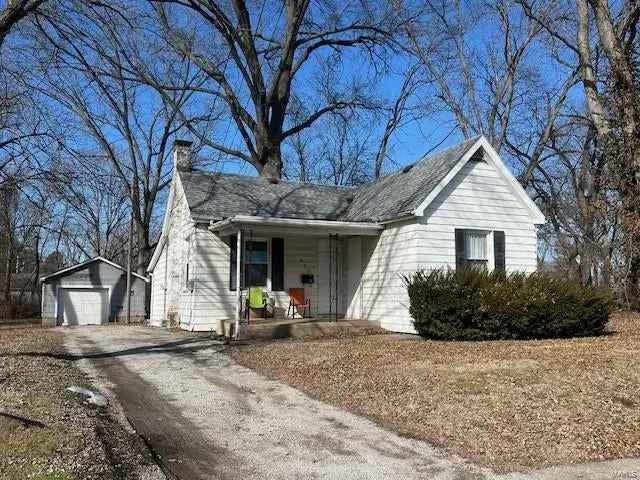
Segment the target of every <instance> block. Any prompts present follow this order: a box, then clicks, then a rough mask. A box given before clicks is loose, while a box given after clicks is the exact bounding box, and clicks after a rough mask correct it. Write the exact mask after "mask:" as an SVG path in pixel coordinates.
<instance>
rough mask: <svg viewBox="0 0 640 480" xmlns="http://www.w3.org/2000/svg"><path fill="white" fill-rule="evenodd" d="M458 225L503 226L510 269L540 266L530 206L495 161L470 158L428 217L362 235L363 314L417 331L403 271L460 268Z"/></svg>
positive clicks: (400, 328) (489, 240) (490, 254)
mask: <svg viewBox="0 0 640 480" xmlns="http://www.w3.org/2000/svg"><path fill="white" fill-rule="evenodd" d="M456 228H459V229H475V230H479V231H484V232H485V233H486V232H492V231H496V230H501V231H504V232H505V256H506V269H507V271H526V272H533V271H535V269H536V262H537V260H536V259H537V235H536V226H535V225H534V223H533V220H532V219H531V213H530V211H529V209H528V207H527V206H526V205H525V204H524V203H523V202H522V201H521V199H520V198H519V197H518V196H517V195H516V194H515V193H514V192H513V190H512V189H511V187H510V186H509V184H508V182H507V181H506V180H505V179H504V178H503V177H502V176H501V175H500V174H499V173H498V171H497V170H496V169H495V168H494V167H493V166H491V165H489V164H488V163H486V162H478V161H470V162H469V163H467V164H466V165H465V166H464V167H463V168H462V169H461V170H460V172H458V174H457V175H456V176H455V177H454V179H453V180H452V181H451V183H449V185H447V187H445V188H444V189H443V191H442V192H440V194H439V195H438V197H436V199H435V200H434V201H433V203H432V204H431V205H429V207H428V208H427V209H426V211H425V214H424V217H419V218H418V219H417V221H413V220H412V221H407V222H402V223H392V224H389V225H388V226H387V228H385V230H384V231H383V232H382V234H381V236H380V238H379V239H363V245H364V246H365V248H363V257H364V259H363V260H364V261H365V265H366V266H365V269H364V275H363V279H362V288H363V291H364V295H363V301H364V305H363V311H364V318H366V319H368V320H371V321H375V322H379V323H380V326H382V327H383V328H386V329H388V330H392V331H396V332H409V333H415V330H414V328H413V325H412V323H411V316H410V315H409V309H408V306H409V299H408V295H407V292H406V287H405V285H404V283H403V281H402V275H404V274H411V273H413V272H415V271H417V270H421V269H426V270H429V269H433V268H452V269H455V266H456V246H455V229H456ZM492 240H493V236H492V235H491V234H489V235H488V238H487V251H486V256H487V260H488V262H489V264H492V263H493V244H492ZM367 246H368V249H367ZM367 250H368V251H369V252H368V254H367V253H366V252H367Z"/></svg>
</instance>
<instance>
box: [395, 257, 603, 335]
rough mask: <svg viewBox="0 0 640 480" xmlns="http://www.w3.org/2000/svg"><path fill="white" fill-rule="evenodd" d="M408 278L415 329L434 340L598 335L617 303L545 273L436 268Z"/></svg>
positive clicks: (589, 289) (596, 291) (571, 281)
mask: <svg viewBox="0 0 640 480" xmlns="http://www.w3.org/2000/svg"><path fill="white" fill-rule="evenodd" d="M405 282H406V284H407V288H408V290H409V299H410V302H411V305H410V309H409V311H410V313H411V316H412V317H413V324H414V326H415V329H416V330H417V331H418V333H419V334H420V335H422V336H423V337H426V338H431V339H441V340H500V339H532V338H562V337H579V336H591V335H600V334H602V332H603V330H604V327H605V325H606V323H607V320H608V318H609V314H610V313H611V310H612V308H613V305H614V302H613V298H612V297H611V296H610V295H609V294H608V293H607V292H604V291H602V290H597V289H594V288H585V287H583V286H581V285H580V284H579V283H577V282H575V281H573V280H568V279H563V278H558V277H552V276H549V275H546V274H541V273H534V274H530V275H527V274H523V273H512V274H508V275H505V274H501V273H487V272H482V271H477V270H467V271H465V272H462V273H456V272H454V271H451V270H446V271H444V270H433V271H431V272H417V273H415V274H413V275H412V276H410V277H405Z"/></svg>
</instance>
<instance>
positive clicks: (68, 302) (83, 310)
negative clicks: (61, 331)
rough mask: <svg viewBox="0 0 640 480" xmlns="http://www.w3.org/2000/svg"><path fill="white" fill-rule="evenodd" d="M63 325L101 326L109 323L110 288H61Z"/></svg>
mask: <svg viewBox="0 0 640 480" xmlns="http://www.w3.org/2000/svg"><path fill="white" fill-rule="evenodd" d="M58 309H59V312H60V314H59V316H60V317H61V318H62V325H101V324H104V323H108V322H109V289H108V288H59V289H58Z"/></svg>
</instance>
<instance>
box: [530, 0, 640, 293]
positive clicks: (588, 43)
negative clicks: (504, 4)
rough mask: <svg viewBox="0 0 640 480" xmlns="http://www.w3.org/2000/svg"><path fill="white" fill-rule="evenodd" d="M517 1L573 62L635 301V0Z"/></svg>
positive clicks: (639, 193)
mask: <svg viewBox="0 0 640 480" xmlns="http://www.w3.org/2000/svg"><path fill="white" fill-rule="evenodd" d="M518 3H519V4H520V6H521V8H522V10H523V12H524V13H525V14H526V15H527V16H528V17H529V18H530V19H532V20H533V21H535V22H537V23H538V24H539V25H540V26H541V27H542V28H543V29H544V31H545V32H546V34H547V35H548V36H549V38H550V39H551V41H553V42H555V43H556V44H557V45H558V46H559V47H561V48H563V49H565V50H566V52H567V58H568V59H569V60H568V61H572V62H574V64H575V65H577V68H578V71H579V75H580V80H581V84H582V87H583V91H584V98H585V103H586V107H587V111H588V114H589V120H590V121H591V123H592V125H593V129H594V130H595V132H596V133H597V136H598V142H597V143H598V147H599V149H600V152H599V155H600V156H601V157H603V158H604V159H606V162H607V164H608V168H607V172H608V178H607V182H608V184H609V185H610V186H613V187H615V190H616V195H617V196H618V198H619V199H620V202H621V205H622V210H621V211H620V212H619V217H618V218H617V221H618V220H619V221H620V225H619V227H620V228H619V229H620V231H621V232H620V234H621V236H622V235H623V236H625V237H626V242H624V243H626V244H627V245H628V246H629V248H626V249H625V250H624V251H618V252H617V253H618V255H623V256H624V257H625V258H626V260H627V262H628V265H629V270H628V275H626V277H625V278H626V280H625V281H626V286H625V287H624V288H625V290H626V292H627V294H628V295H630V297H633V298H635V299H636V300H634V303H635V302H637V299H638V298H640V295H638V293H639V283H640V248H637V247H634V246H637V245H638V244H640V222H639V221H638V218H640V201H639V200H638V199H639V198H640V95H639V94H638V89H639V87H640V82H639V79H640V77H639V70H638V65H637V55H638V52H639V51H640V48H639V42H638V37H637V28H638V24H639V23H640V4H638V2H635V1H625V2H620V3H619V4H617V3H613V2H609V1H607V0H576V2H575V4H574V5H571V4H569V3H567V4H559V3H557V2H541V3H534V2H530V1H528V0H518ZM594 30H595V32H596V35H595V36H594V35H593V34H592V32H593V31H594ZM614 201H615V200H614Z"/></svg>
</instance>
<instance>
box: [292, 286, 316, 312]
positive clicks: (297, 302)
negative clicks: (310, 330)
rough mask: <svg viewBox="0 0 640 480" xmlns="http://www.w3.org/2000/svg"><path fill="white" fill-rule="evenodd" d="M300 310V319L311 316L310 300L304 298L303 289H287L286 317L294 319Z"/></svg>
mask: <svg viewBox="0 0 640 480" xmlns="http://www.w3.org/2000/svg"><path fill="white" fill-rule="evenodd" d="M300 309H302V318H308V317H310V316H311V299H310V298H306V299H305V298H304V288H290V289H289V308H287V317H291V318H294V317H295V315H296V313H298V312H299V311H300Z"/></svg>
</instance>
